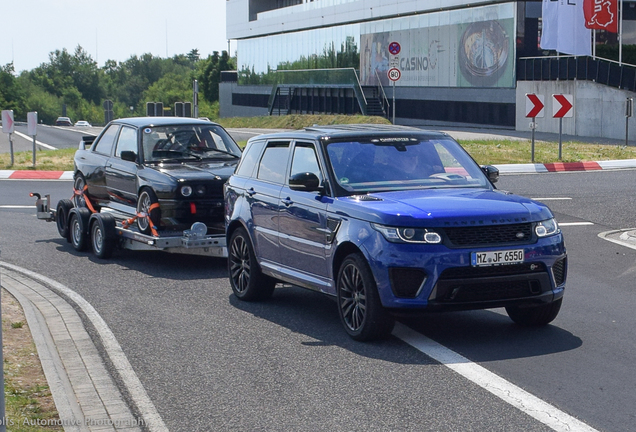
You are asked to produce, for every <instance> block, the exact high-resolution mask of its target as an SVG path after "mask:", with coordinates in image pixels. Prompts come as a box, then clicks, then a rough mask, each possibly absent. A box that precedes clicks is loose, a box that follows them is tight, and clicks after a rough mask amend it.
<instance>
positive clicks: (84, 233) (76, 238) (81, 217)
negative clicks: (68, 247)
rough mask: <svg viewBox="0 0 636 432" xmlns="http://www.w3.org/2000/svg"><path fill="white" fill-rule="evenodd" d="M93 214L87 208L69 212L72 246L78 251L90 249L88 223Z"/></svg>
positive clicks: (74, 209)
mask: <svg viewBox="0 0 636 432" xmlns="http://www.w3.org/2000/svg"><path fill="white" fill-rule="evenodd" d="M90 217H91V212H90V210H88V209H87V208H77V207H75V208H73V209H71V211H70V212H69V230H70V234H69V236H70V238H71V244H72V245H73V248H74V249H75V250H76V251H79V252H81V251H85V250H86V248H87V247H88V221H89V219H90Z"/></svg>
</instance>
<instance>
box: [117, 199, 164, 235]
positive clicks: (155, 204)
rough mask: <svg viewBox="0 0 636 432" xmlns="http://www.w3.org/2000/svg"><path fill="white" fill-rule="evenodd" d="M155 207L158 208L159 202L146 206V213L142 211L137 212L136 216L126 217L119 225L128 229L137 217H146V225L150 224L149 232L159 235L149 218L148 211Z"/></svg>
mask: <svg viewBox="0 0 636 432" xmlns="http://www.w3.org/2000/svg"><path fill="white" fill-rule="evenodd" d="M157 208H159V203H154V204H151V205H150V207H148V213H143V212H142V213H137V216H133V217H131V218H130V219H126V220H125V221H123V222H122V223H121V226H122V227H124V228H126V229H128V228H130V226H131V225H132V224H133V223H135V221H136V220H137V218H146V220H148V225H150V232H151V233H152V235H153V236H154V237H159V233H158V232H157V227H156V226H155V224H154V223H153V222H152V219H150V212H151V211H153V210H154V209H157Z"/></svg>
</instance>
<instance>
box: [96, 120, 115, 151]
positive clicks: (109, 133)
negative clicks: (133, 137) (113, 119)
mask: <svg viewBox="0 0 636 432" xmlns="http://www.w3.org/2000/svg"><path fill="white" fill-rule="evenodd" d="M118 130H119V125H110V126H109V127H108V129H106V130H105V131H104V133H103V134H102V136H101V137H100V138H99V141H97V142H96V143H95V147H94V148H95V151H96V152H97V153H102V154H105V155H110V154H111V152H112V150H113V145H114V144H115V137H117V131H118Z"/></svg>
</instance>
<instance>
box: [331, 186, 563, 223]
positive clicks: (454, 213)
mask: <svg viewBox="0 0 636 432" xmlns="http://www.w3.org/2000/svg"><path fill="white" fill-rule="evenodd" d="M337 206H338V207H340V208H339V210H340V212H339V213H342V214H343V215H346V216H350V217H354V218H357V219H363V220H367V221H369V222H374V223H379V224H383V225H389V226H420V227H422V226H423V227H443V226H475V225H482V226H483V225H501V224H513V223H524V222H536V221H540V220H545V219H549V218H551V217H552V212H551V211H550V209H549V208H548V207H547V206H546V205H544V204H541V203H539V202H536V201H533V200H531V199H529V198H524V197H521V196H518V195H513V194H509V193H507V192H501V191H498V190H488V189H467V188H461V189H428V190H411V191H398V192H382V193H372V194H369V195H365V196H364V199H362V200H360V199H356V198H355V197H341V198H338V204H337Z"/></svg>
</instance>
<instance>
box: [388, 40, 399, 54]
mask: <svg viewBox="0 0 636 432" xmlns="http://www.w3.org/2000/svg"><path fill="white" fill-rule="evenodd" d="M401 49H402V47H400V44H399V43H397V42H391V43H390V44H389V52H390V53H391V54H393V55H398V54H399V53H400V50H401Z"/></svg>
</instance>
